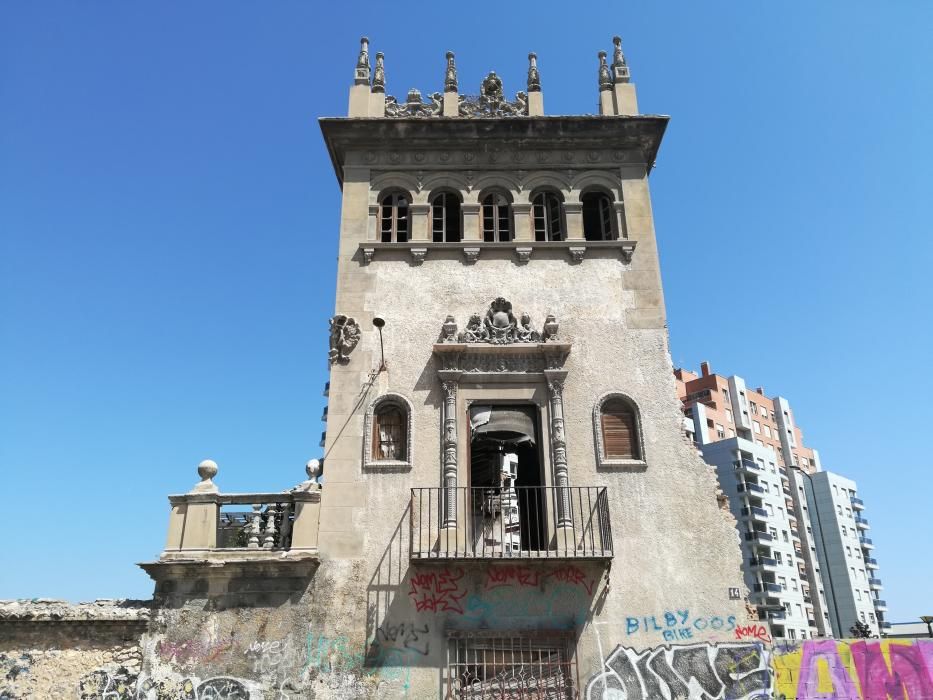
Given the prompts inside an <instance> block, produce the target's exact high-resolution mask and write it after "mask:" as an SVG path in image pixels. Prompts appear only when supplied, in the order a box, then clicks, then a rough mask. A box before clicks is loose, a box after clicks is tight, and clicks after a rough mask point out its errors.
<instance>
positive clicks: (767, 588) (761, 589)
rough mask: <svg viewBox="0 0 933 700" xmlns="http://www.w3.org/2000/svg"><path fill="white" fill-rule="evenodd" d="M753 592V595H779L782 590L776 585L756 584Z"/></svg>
mask: <svg viewBox="0 0 933 700" xmlns="http://www.w3.org/2000/svg"><path fill="white" fill-rule="evenodd" d="M753 590H754V592H755V593H780V592H781V591H782V590H783V589H782V588H781V586H780V585H779V584H777V583H756V584H755V585H754V588H753Z"/></svg>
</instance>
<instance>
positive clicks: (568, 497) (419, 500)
mask: <svg viewBox="0 0 933 700" xmlns="http://www.w3.org/2000/svg"><path fill="white" fill-rule="evenodd" d="M410 517H411V537H410V543H409V544H410V552H411V558H412V559H608V558H610V557H612V530H611V526H610V522H609V498H608V495H607V493H606V487H605V486H565V487H558V486H518V487H515V488H514V489H509V490H506V489H502V488H498V487H496V488H491V487H468V486H461V487H454V488H438V487H432V488H428V487H425V488H413V489H412V490H411V514H410Z"/></svg>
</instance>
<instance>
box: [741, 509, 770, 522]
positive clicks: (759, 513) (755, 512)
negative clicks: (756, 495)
mask: <svg viewBox="0 0 933 700" xmlns="http://www.w3.org/2000/svg"><path fill="white" fill-rule="evenodd" d="M742 515H743V516H745V517H748V516H751V517H753V518H757V519H760V520H763V519H765V518H767V517H768V511H766V510H765V509H764V508H758V507H757V506H752V507H751V508H742Z"/></svg>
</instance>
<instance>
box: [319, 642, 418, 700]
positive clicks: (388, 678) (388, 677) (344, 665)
mask: <svg viewBox="0 0 933 700" xmlns="http://www.w3.org/2000/svg"><path fill="white" fill-rule="evenodd" d="M417 655H418V652H417V651H414V650H411V649H406V648H404V647H403V648H398V647H391V646H384V645H383V644H381V643H379V641H378V640H376V641H374V642H373V644H372V645H370V647H369V649H366V648H365V647H356V646H354V645H353V643H352V642H350V640H349V639H348V638H347V637H344V636H338V637H328V636H324V635H320V634H315V633H313V632H312V633H309V634H308V656H307V661H306V663H305V676H306V677H319V676H320V675H321V674H324V675H329V676H335V677H344V678H350V677H357V678H374V679H375V680H377V681H380V682H388V683H398V684H400V685H401V687H402V688H403V689H405V690H408V688H409V687H410V686H411V667H412V666H414V665H415V664H416V663H417V658H418V656H417Z"/></svg>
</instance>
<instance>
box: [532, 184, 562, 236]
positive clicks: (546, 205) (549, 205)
mask: <svg viewBox="0 0 933 700" xmlns="http://www.w3.org/2000/svg"><path fill="white" fill-rule="evenodd" d="M531 204H532V215H533V216H534V220H535V240H536V241H562V240H564V238H565V236H564V219H563V212H562V211H561V210H562V206H561V201H560V197H559V196H558V195H557V193H555V192H539V193H538V194H537V195H535V197H534V199H532V200H531Z"/></svg>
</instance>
